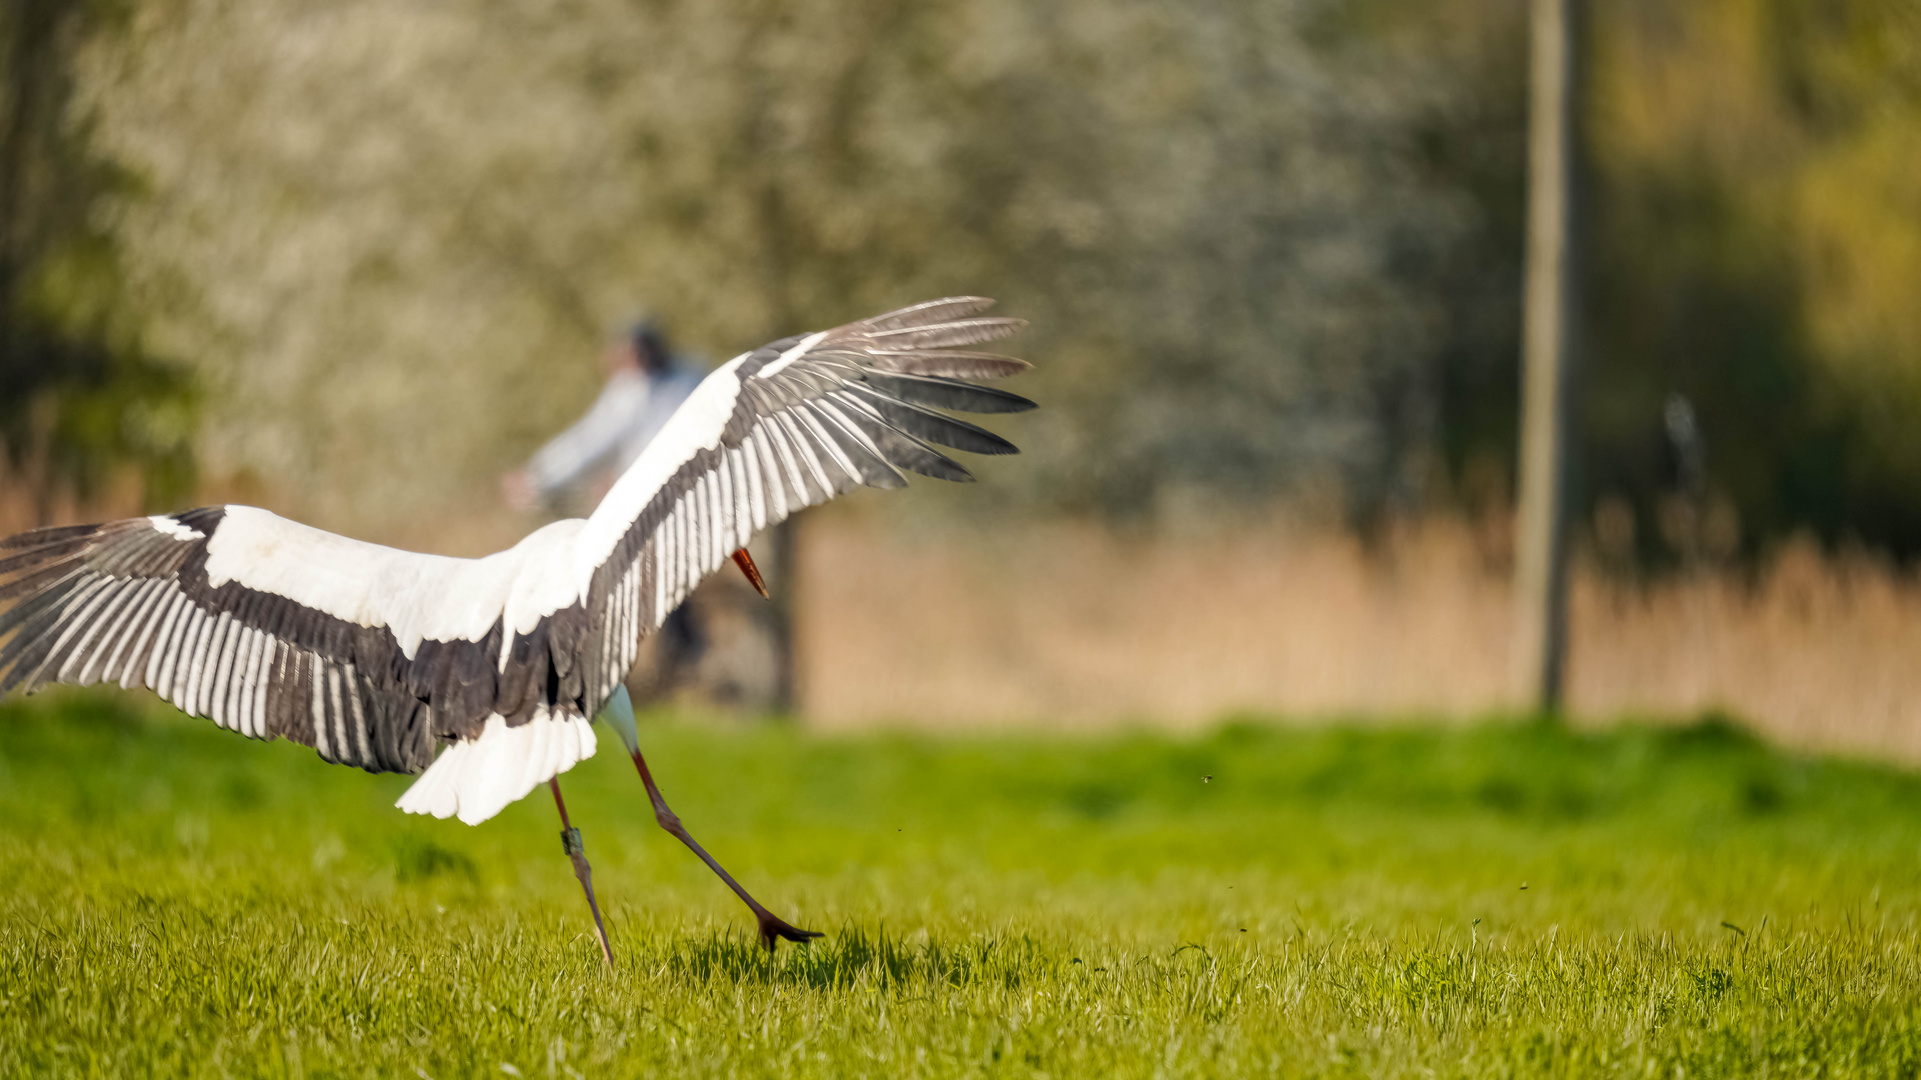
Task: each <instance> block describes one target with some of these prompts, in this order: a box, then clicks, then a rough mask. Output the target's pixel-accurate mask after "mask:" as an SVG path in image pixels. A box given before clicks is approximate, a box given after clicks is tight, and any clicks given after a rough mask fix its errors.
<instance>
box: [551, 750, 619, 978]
mask: <svg viewBox="0 0 1921 1080" xmlns="http://www.w3.org/2000/svg"><path fill="white" fill-rule="evenodd" d="M547 786H548V787H550V788H552V789H553V792H554V805H555V806H556V807H558V808H559V809H560V846H561V849H562V850H564V851H566V852H567V857H568V858H570V859H572V860H573V861H574V876H575V877H577V878H579V879H580V890H581V891H582V892H584V893H586V894H587V909H588V910H589V911H592V912H593V913H594V932H595V933H597V934H599V935H600V955H601V958H602V959H604V960H606V961H607V969H608V970H609V971H611V970H613V967H614V950H613V948H612V947H611V946H609V945H608V944H607V927H606V925H605V924H603V923H602V922H601V921H600V905H599V904H597V903H595V902H594V870H593V867H591V866H588V865H587V846H586V845H585V844H583V843H581V841H580V830H579V829H576V828H574V826H573V824H572V823H571V822H569V821H568V820H567V804H566V802H564V801H562V799H561V797H560V778H559V777H554V778H553V779H551V780H548V781H547Z"/></svg>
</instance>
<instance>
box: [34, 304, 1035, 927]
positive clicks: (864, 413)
mask: <svg viewBox="0 0 1921 1080" xmlns="http://www.w3.org/2000/svg"><path fill="white" fill-rule="evenodd" d="M992 303H993V301H991V300H987V299H983V298H979V297H952V298H948V299H945V300H934V301H931V302H928V303H924V304H918V305H915V306H913V307H909V308H903V309H901V310H899V311H895V312H892V313H890V314H887V315H882V316H879V317H877V318H872V319H867V320H865V321H863V322H857V323H850V324H848V325H846V326H842V327H838V328H836V329H833V330H825V331H821V332H819V333H814V334H808V335H805V336H797V337H791V338H786V339H783V340H781V341H776V342H774V343H772V344H770V345H767V346H764V347H762V348H759V349H756V350H754V351H753V352H749V353H745V354H743V355H741V356H738V357H735V358H734V359H733V360H731V361H729V362H728V363H726V364H725V365H723V366H721V367H720V368H719V369H717V370H716V371H714V372H713V373H712V374H711V375H709V376H707V378H706V379H705V380H704V381H703V382H702V383H701V384H700V386H699V388H698V389H696V390H695V391H694V393H693V395H692V396H691V397H689V398H688V399H687V401H686V403H685V404H683V405H682V406H681V408H680V409H679V410H678V411H677V412H676V413H675V414H674V416H673V418H672V419H671V420H670V421H669V422H668V424H667V425H666V427H665V428H664V429H662V431H661V432H660V434H659V435H658V436H657V437H656V438H655V439H654V441H653V442H652V443H650V444H649V445H648V446H647V448H646V450H645V451H643V452H642V453H641V455H640V457H639V458H637V459H636V460H635V461H634V463H633V464H632V465H631V466H630V467H629V468H628V469H627V471H626V472H625V473H624V474H623V475H622V476H621V477H620V479H619V481H618V482H616V483H615V484H614V486H613V488H612V490H610V491H609V492H608V493H607V496H606V498H605V499H603V500H602V501H601V503H600V505H599V507H597V508H596V509H595V510H594V512H593V514H592V516H590V517H588V518H586V519H584V520H582V519H573V520H568V521H558V522H555V523H553V524H551V525H548V526H546V527H544V528H541V529H539V530H536V531H535V532H534V533H533V534H531V535H529V536H528V537H527V538H526V539H525V540H522V541H521V542H520V543H519V544H517V545H515V546H514V547H513V548H511V549H509V550H507V551H503V552H500V553H498V554H495V555H489V556H487V557H486V558H483V559H455V558H448V557H445V556H439V555H422V554H416V553H414V552H410V551H398V550H395V549H393V548H387V547H380V546H377V545H374V544H367V543H362V542H360V541H358V540H350V539H348V538H346V537H343V536H336V535H334V534H332V533H327V532H322V531H320V530H318V529H314V528H310V527H308V526H305V525H301V524H298V523H296V522H292V521H288V520H286V519H284V518H281V517H277V516H275V515H273V514H271V513H268V512H267V511H265V510H260V509H256V508H254V507H250V506H214V507H207V508H204V509H199V510H190V511H187V512H186V513H180V514H168V515H158V516H154V517H146V518H134V519H131V520H126V521H112V522H107V523H105V524H101V525H81V526H72V527H64V528H50V529H41V530H38V531H36V532H29V533H24V534H21V535H19V536H14V537H11V538H9V539H6V540H0V697H4V696H5V695H6V694H8V693H10V692H13V691H16V690H19V691H24V692H29V693H30V692H32V691H33V690H35V689H37V688H38V687H40V686H42V685H45V684H47V683H52V682H62V683H71V684H76V685H83V686H84V685H90V684H94V683H103V682H114V683H118V684H119V685H120V686H122V687H128V688H130V687H133V686H134V685H136V684H138V685H142V686H145V687H147V688H149V689H151V690H153V691H154V692H155V693H157V694H159V695H160V696H161V697H163V698H165V699H167V700H168V701H170V702H172V703H173V704H174V705H175V706H176V707H178V708H179V709H180V710H181V711H183V712H186V713H189V714H191V715H194V716H201V717H206V718H208V719H211V720H213V721H214V722H215V723H217V724H219V725H220V726H221V727H224V728H228V729H230V730H233V731H238V732H240V733H241V734H244V735H246V736H248V737H250V738H256V739H265V740H271V739H274V738H280V737H284V738H288V739H292V740H294V741H296V742H299V743H302V744H304V745H307V746H311V747H313V748H314V749H315V750H316V751H318V752H319V754H320V757H321V758H322V759H323V760H326V761H331V762H338V763H340V764H343V765H358V766H360V767H361V768H362V769H365V770H367V771H369V772H404V773H421V776H420V779H418V780H416V781H414V783H413V785H412V786H411V787H409V788H408V789H407V791H406V793H405V794H403V795H402V796H401V797H400V801H399V802H398V803H396V804H395V805H397V806H398V807H399V808H400V809H402V810H405V811H407V812H409V813H416V814H432V815H434V816H435V817H438V818H445V817H458V818H459V819H460V820H461V821H464V822H466V823H467V824H469V825H477V824H479V823H480V822H483V821H485V820H487V819H488V818H490V817H493V816H494V815H495V814H497V813H499V812H500V811H501V809H502V808H504V807H506V806H507V804H509V803H511V802H514V801H515V800H517V799H520V798H521V797H523V796H525V795H526V794H527V793H529V792H531V791H532V790H533V789H534V788H535V787H537V786H538V785H540V784H542V783H546V784H547V785H548V786H549V787H550V788H551V789H552V791H553V795H554V801H555V804H556V806H557V807H558V809H559V811H560V817H561V825H562V833H561V836H562V843H563V847H564V848H565V850H566V852H567V854H568V855H569V856H571V857H572V858H573V861H574V870H575V873H576V875H577V876H578V877H579V878H580V883H581V888H582V889H583V891H585V892H586V894H587V902H588V905H589V906H590V908H591V909H592V911H593V915H594V924H595V928H596V930H597V931H598V932H599V935H600V943H601V949H602V953H603V955H604V956H605V957H606V960H607V962H608V963H609V964H610V965H611V964H612V963H613V954H612V951H611V950H610V949H609V948H608V945H607V934H606V929H605V927H604V926H603V925H602V924H601V919H600V910H599V905H598V904H596V903H595V901H594V892H593V884H592V881H591V878H590V873H591V871H590V869H589V867H588V865H587V862H586V859H585V857H584V855H583V854H582V849H581V844H580V834H579V831H578V830H577V829H575V828H573V826H572V824H571V823H570V822H569V821H568V820H567V808H566V805H565V803H563V802H562V801H561V796H560V785H559V782H558V780H557V779H556V778H557V777H558V775H559V774H560V773H563V772H565V771H567V770H568V769H570V768H572V767H573V766H574V764H575V763H577V762H579V761H581V760H582V759H584V758H587V757H590V756H592V754H593V753H594V748H595V739H594V730H593V727H592V725H591V719H592V718H605V719H607V720H608V721H609V722H610V724H611V725H612V726H613V728H614V730H615V731H616V732H617V733H618V734H619V735H620V738H621V741H622V742H623V743H625V744H626V747H627V750H628V752H629V753H630V754H631V755H632V756H633V759H634V764H635V766H636V767H637V768H638V769H639V772H640V778H641V780H642V782H643V783H644V784H645V785H646V787H647V795H648V797H649V799H650V800H651V801H652V803H653V808H654V814H655V818H656V820H657V821H658V822H659V823H660V825H661V826H662V827H663V828H665V829H666V830H667V831H668V832H671V833H672V834H673V835H675V836H676V837H678V838H679V839H680V840H681V841H682V842H683V843H685V844H686V845H687V846H688V847H689V848H691V849H693V851H694V852H695V853H696V854H698V855H699V856H700V857H701V858H702V859H703V860H705V861H706V863H707V865H708V866H710V867H712V868H713V870H714V872H715V873H716V874H719V875H720V877H721V878H722V880H724V881H725V882H726V883H727V884H728V886H729V887H730V888H732V889H733V890H734V892H735V893H736V894H738V895H739V896H740V898H741V899H742V900H743V901H745V902H746V903H747V906H748V907H749V908H750V909H752V910H753V912H754V915H755V916H756V917H757V918H758V919H759V922H760V934H761V938H762V940H763V941H764V942H765V944H766V946H767V948H769V949H772V948H773V947H774V943H775V940H776V939H777V938H786V939H787V940H789V941H805V940H807V939H808V938H811V937H817V936H819V935H818V934H816V933H814V932H812V931H807V930H801V929H798V928H796V927H794V926H791V925H789V924H788V923H786V922H785V921H783V920H781V919H779V918H776V917H775V916H774V915H773V914H772V913H770V912H769V911H768V910H767V909H766V908H764V907H762V906H761V905H760V904H759V903H758V902H757V901H755V900H754V898H753V897H751V896H749V895H748V894H747V891H746V890H745V889H743V888H741V887H740V885H739V884H738V883H737V882H735V881H734V879H733V878H732V877H731V876H729V875H728V873H727V872H726V871H725V870H723V869H721V866H720V864H719V863H717V862H715V861H714V859H713V858H712V857H711V856H709V855H708V854H707V853H706V852H705V851H704V850H702V849H701V847H700V845H699V844H697V843H695V842H694V839H693V838H692V837H691V836H689V835H688V834H687V831H686V830H685V829H684V828H682V826H681V824H680V820H679V818H677V817H676V816H675V815H674V812H673V811H672V810H670V809H669V808H668V806H667V802H666V800H665V799H663V798H662V797H661V794H660V789H659V788H658V787H657V786H655V784H654V780H653V777H652V775H650V774H649V772H648V769H647V763H646V760H645V759H644V758H643V757H642V756H641V753H640V745H639V741H638V736H637V733H636V731H635V728H634V714H633V708H632V705H631V703H630V702H629V701H628V699H627V692H626V690H625V689H624V688H623V687H622V684H621V679H622V677H623V676H624V675H625V674H626V673H627V670H628V668H629V666H630V665H631V664H632V663H633V660H634V654H635V651H636V649H637V648H638V646H639V643H640V639H641V638H643V637H645V636H646V635H647V634H649V633H652V632H653V631H654V630H655V629H657V628H658V627H659V626H660V625H661V620H662V619H663V618H665V617H666V616H667V614H668V613H669V612H671V611H673V610H674V608H675V607H676V606H677V605H679V604H680V603H681V601H682V600H684V599H685V598H686V597H687V595H688V593H690V592H692V591H693V588H694V585H695V584H696V583H697V582H699V581H700V580H701V579H702V578H704V577H705V576H706V575H708V574H709V573H712V572H713V571H715V570H717V569H719V568H720V566H721V565H722V564H723V563H725V562H727V561H728V559H729V558H732V559H734V560H735V561H736V562H737V563H739V565H740V567H741V569H742V570H743V571H745V572H747V574H748V577H749V579H750V580H751V581H753V582H754V584H755V586H756V587H757V588H759V587H761V583H760V580H759V574H758V572H756V571H755V570H754V568H753V562H752V560H751V559H749V558H748V557H747V553H746V551H745V546H746V544H747V542H748V540H749V538H751V537H752V536H753V535H754V534H755V533H757V532H759V531H760V530H762V529H764V528H766V527H768V526H770V525H773V524H774V523H776V522H778V521H780V520H781V519H782V518H785V517H786V516H788V515H789V514H792V513H794V512H796V511H798V510H800V509H801V508H803V507H806V506H812V505H814V504H816V503H821V502H825V501H827V500H828V499H831V498H833V497H834V496H835V495H838V494H840V493H842V492H845V491H849V490H852V489H853V488H855V487H856V486H859V485H866V486H869V487H881V488H895V487H900V486H902V485H903V484H904V483H905V482H906V481H905V478H904V477H903V475H902V473H901V470H903V469H905V470H909V471H912V472H917V473H921V474H923V475H926V476H934V477H939V478H942V479H946V480H971V479H972V477H971V476H970V475H969V474H968V472H967V470H965V469H963V468H962V467H961V466H960V465H958V464H956V463H955V462H953V461H952V460H950V459H949V458H947V457H946V456H945V455H943V454H941V453H940V452H939V451H936V450H934V449H932V448H931V447H930V446H929V444H930V443H934V444H939V445H941V446H946V447H952V448H956V449H960V450H967V451H971V452H974V453H981V454H1008V453H1013V452H1015V450H1014V446H1013V445H1012V444H1011V443H1009V442H1007V441H1006V440H1004V439H1002V438H1000V437H999V436H997V435H994V434H992V433H990V432H988V431H985V430H983V429H981V428H978V427H976V426H974V425H972V424H969V423H966V422H964V421H961V420H957V419H954V418H953V417H951V416H948V415H946V414H945V413H944V412H941V411H937V410H954V411H963V412H977V413H996V412H1016V411H1020V410H1024V409H1029V408H1032V407H1033V402H1031V401H1028V400H1027V399H1025V398H1022V397H1017V396H1015V395H1013V394H1009V393H1006V392H1004V391H1000V390H994V389H989V388H987V387H983V386H978V385H975V384H973V383H970V382H965V381H962V380H964V379H967V378H998V377H1001V376H1005V375H1011V374H1014V373H1016V372H1018V371H1022V370H1025V369H1026V368H1027V366H1028V365H1027V364H1026V363H1025V362H1023V361H1020V360H1015V359H1011V358H1009V357H1004V356H996V355H992V354H988V353H981V352H975V351H971V350H970V348H969V347H970V346H973V345H976V344H978V343H981V342H985V341H990V340H993V339H995V338H1000V337H1005V336H1006V335H1008V334H1011V333H1013V332H1015V331H1016V330H1018V329H1019V328H1020V327H1021V326H1022V325H1024V324H1023V323H1022V321H1021V320H1018V319H1006V318H984V317H981V312H983V311H985V310H986V309H987V308H988V307H989V306H991V305H992ZM761 591H762V592H763V594H764V593H765V589H764V588H762V590H761ZM436 752H438V756H436ZM423 769H424V770H425V772H422V770H423Z"/></svg>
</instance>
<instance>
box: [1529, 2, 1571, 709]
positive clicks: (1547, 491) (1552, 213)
mask: <svg viewBox="0 0 1921 1080" xmlns="http://www.w3.org/2000/svg"><path fill="white" fill-rule="evenodd" d="M1532 3H1533V45H1532V52H1533V57H1532V62H1531V64H1530V67H1531V69H1532V70H1531V76H1530V79H1529V84H1530V86H1529V104H1528V212H1527V263H1526V273H1527V295H1526V301H1525V302H1526V311H1525V314H1524V316H1523V326H1522V349H1523V356H1522V372H1521V409H1522V413H1521V461H1520V471H1521V505H1520V508H1519V513H1518V514H1517V515H1516V518H1515V533H1516V535H1515V565H1514V646H1515V648H1514V680H1515V692H1516V698H1517V700H1518V701H1520V702H1523V703H1525V704H1527V705H1529V706H1532V707H1534V708H1536V709H1539V710H1540V711H1541V712H1543V713H1546V714H1553V713H1556V712H1558V711H1559V709H1560V707H1561V698H1562V689H1563V686H1562V684H1563V680H1564V678H1565V674H1566V666H1567V518H1568V482H1569V471H1570V470H1569V462H1570V456H1571V455H1570V443H1571V441H1572V440H1573V438H1574V437H1575V430H1574V429H1575V417H1574V400H1575V394H1574V390H1575V386H1574V382H1575V377H1574V357H1573V355H1572V352H1573V348H1574V339H1575V331H1574V319H1575V316H1576V314H1577V311H1576V305H1577V302H1578V295H1579V294H1578V290H1577V288H1576V285H1575V265H1574V263H1575V253H1574V245H1573V241H1574V236H1573V233H1574V163H1575V121H1576V117H1577V108H1576V101H1575V85H1576V82H1577V78H1578V73H1577V70H1576V64H1575V60H1576V49H1575V43H1576V39H1577V34H1578V31H1579V26H1578V25H1577V19H1578V17H1579V15H1578V8H1577V3H1578V0H1532Z"/></svg>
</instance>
